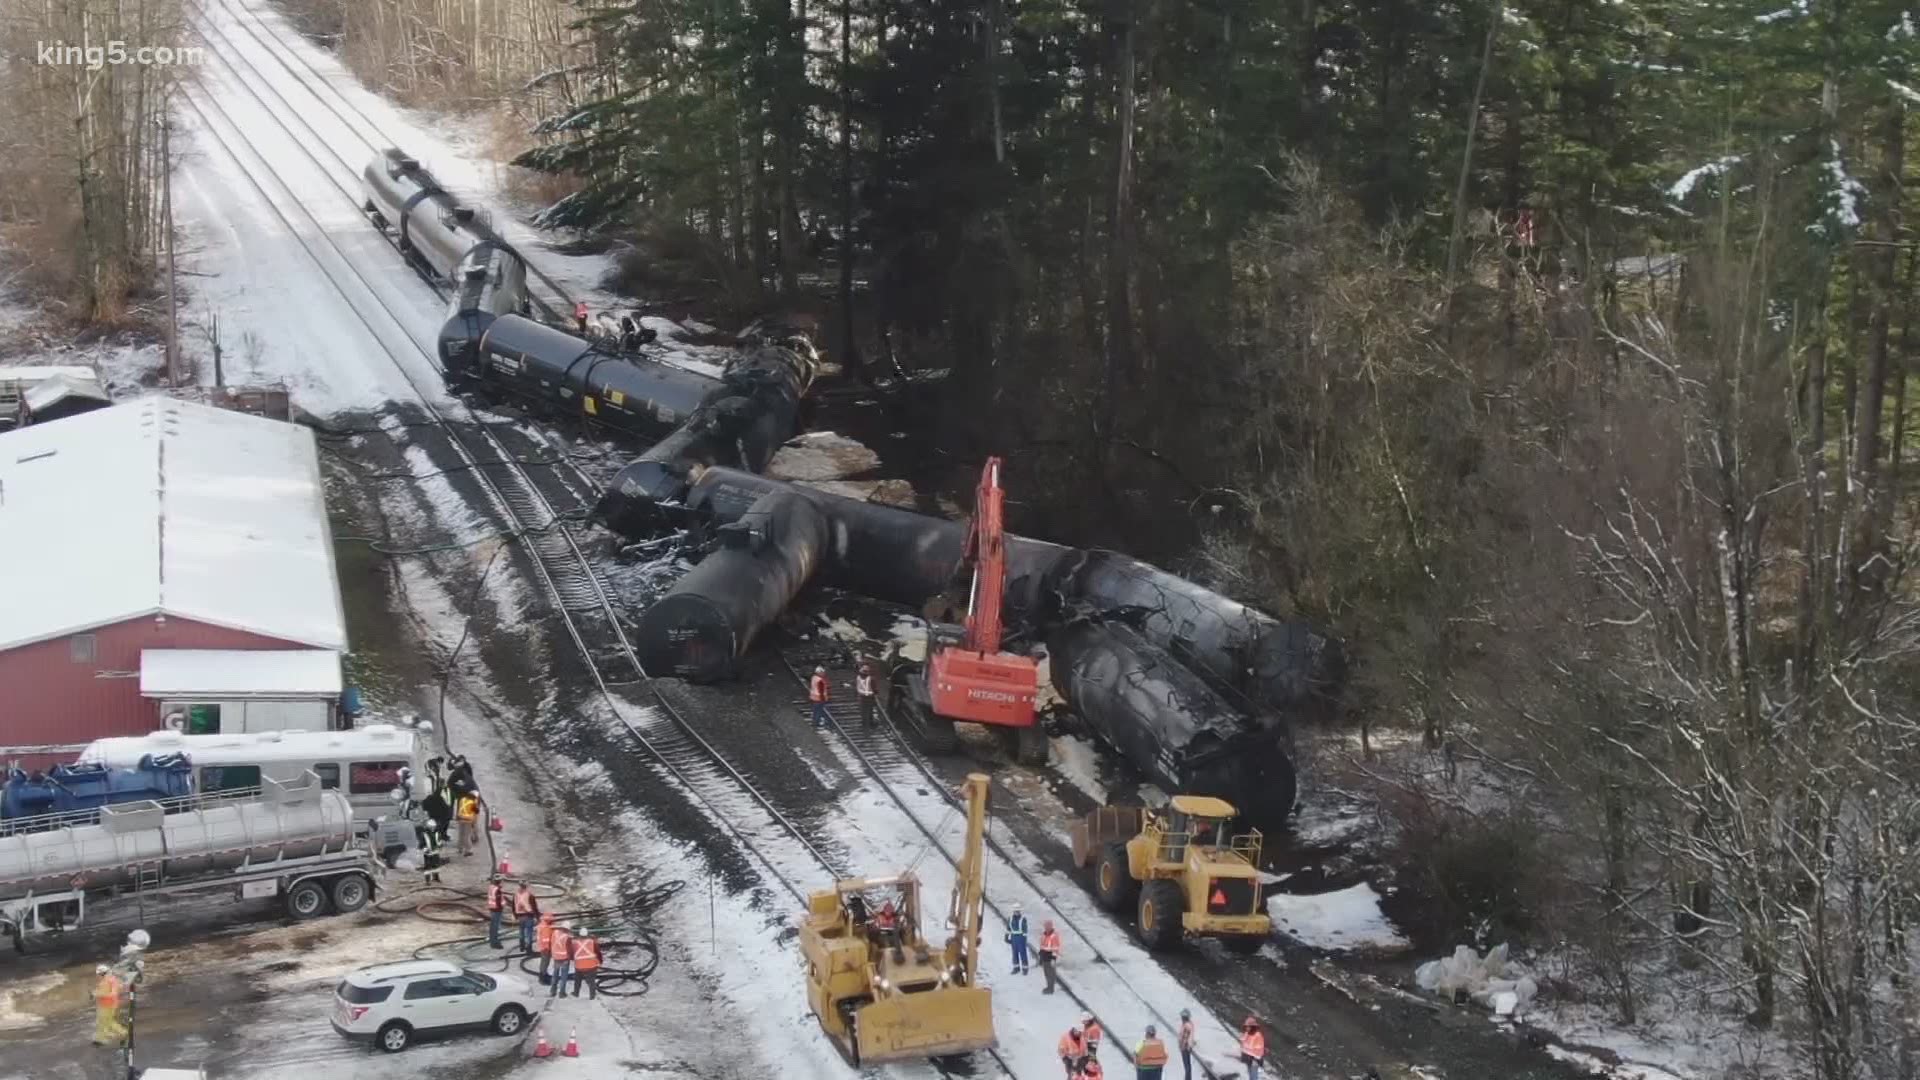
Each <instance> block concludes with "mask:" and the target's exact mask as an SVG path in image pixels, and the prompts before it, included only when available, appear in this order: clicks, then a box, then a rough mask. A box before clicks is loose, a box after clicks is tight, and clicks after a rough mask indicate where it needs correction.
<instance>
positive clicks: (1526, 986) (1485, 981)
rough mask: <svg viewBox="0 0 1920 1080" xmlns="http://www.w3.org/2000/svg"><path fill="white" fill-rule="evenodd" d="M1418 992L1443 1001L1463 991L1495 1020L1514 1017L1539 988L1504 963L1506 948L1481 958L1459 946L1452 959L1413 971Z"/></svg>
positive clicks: (1514, 966)
mask: <svg viewBox="0 0 1920 1080" xmlns="http://www.w3.org/2000/svg"><path fill="white" fill-rule="evenodd" d="M1413 981H1414V983H1415V984H1416V985H1418V986H1419V987H1420V989H1422V990H1425V991H1427V992H1428V993H1430V994H1438V995H1440V996H1441V997H1444V998H1449V999H1451V998H1455V997H1457V996H1459V994H1460V993H1461V992H1462V991H1464V992H1465V993H1466V995H1467V997H1468V998H1469V999H1470V1000H1472V1001H1473V1002H1474V1003H1476V1004H1478V1005H1481V1006H1484V1007H1486V1008H1488V1009H1491V1010H1493V1012H1494V1015H1496V1016H1518V1015H1520V1014H1522V1013H1524V1012H1526V1011H1527V1007H1528V1006H1529V1005H1531V1004H1532V1003H1533V999H1534V998H1535V997H1536V996H1538V995H1539V993H1540V984H1539V983H1538V982H1535V981H1534V978H1533V976H1532V975H1530V974H1528V973H1527V971H1526V969H1524V968H1522V967H1520V966H1519V965H1518V964H1515V963H1512V962H1511V961H1509V960H1508V959H1507V947H1506V946H1505V945H1496V946H1495V947H1493V948H1492V949H1489V950H1488V951H1487V954H1486V955H1485V956H1482V955H1480V954H1479V953H1477V952H1475V951H1474V950H1473V949H1472V948H1470V947H1468V946H1466V945H1462V946H1460V947H1458V948H1456V949H1454V950H1453V955H1452V956H1447V957H1442V958H1441V959H1439V960H1429V961H1427V962H1426V963H1424V964H1421V965H1420V966H1419V967H1418V968H1416V969H1414V973H1413Z"/></svg>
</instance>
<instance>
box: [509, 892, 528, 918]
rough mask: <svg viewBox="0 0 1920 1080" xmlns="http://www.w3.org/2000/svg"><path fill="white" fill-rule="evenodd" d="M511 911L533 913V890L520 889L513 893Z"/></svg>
mask: <svg viewBox="0 0 1920 1080" xmlns="http://www.w3.org/2000/svg"><path fill="white" fill-rule="evenodd" d="M513 913H514V914H515V915H531V914H533V890H532V889H521V890H520V891H519V892H517V893H514V894H513Z"/></svg>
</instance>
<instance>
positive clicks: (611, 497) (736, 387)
mask: <svg viewBox="0 0 1920 1080" xmlns="http://www.w3.org/2000/svg"><path fill="white" fill-rule="evenodd" d="M812 381H813V362H812V361H811V360H809V359H808V358H807V357H806V356H803V355H802V354H801V353H799V352H797V351H795V350H793V349H788V348H784V347H778V346H763V347H761V348H759V349H756V350H755V351H754V352H753V353H751V354H749V355H748V356H747V357H746V358H745V360H743V361H742V362H741V363H739V364H737V365H735V366H734V367H732V368H730V369H729V370H728V371H727V374H726V378H725V380H724V382H725V385H726V389H725V391H724V392H723V396H720V397H717V398H714V399H711V400H709V401H708V402H707V403H706V404H704V405H702V406H701V407H700V408H698V409H696V410H695V411H694V414H693V416H692V417H691V418H689V419H688V420H687V422H686V423H685V424H682V425H681V426H680V427H678V428H676V429H674V431H673V432H672V433H670V434H669V435H668V436H667V437H666V438H664V439H662V440H660V441H659V442H657V443H655V444H654V445H653V446H651V447H649V448H648V449H647V451H646V452H645V453H643V454H641V455H640V457H639V458H638V459H636V460H635V461H634V462H633V463H631V464H629V465H627V466H626V467H625V468H623V469H621V470H620V472H619V473H618V474H617V475H616V476H614V478H613V483H612V484H610V485H608V487H607V493H606V494H605V495H604V496H602V498H601V500H600V505H599V506H598V507H597V508H596V510H595V513H596V514H598V515H600V516H601V517H602V518H603V519H604V520H606V521H607V524H608V527H609V528H612V529H613V530H614V531H615V532H618V533H621V534H623V535H627V536H642V535H650V534H652V533H655V532H658V531H660V530H661V529H662V528H665V527H668V526H678V525H686V524H690V523H691V522H690V520H689V519H688V518H687V516H686V515H685V514H684V513H683V512H682V511H684V509H685V499H686V495H687V491H688V488H689V487H690V486H691V484H692V475H693V473H694V471H695V469H697V468H704V467H708V466H716V465H720V466H732V467H736V468H742V469H746V470H748V471H750V472H755V473H757V472H759V471H760V470H761V469H764V468H766V466H767V462H769V461H771V460H772V459H773V455H774V452H775V451H777V450H778V449H779V448H780V444H781V443H784V442H786V441H787V439H788V438H789V437H790V436H791V435H792V434H793V431H794V426H795V423H796V421H797V419H798V417H799V413H800V398H801V396H802V395H804V394H805V393H806V391H807V387H808V386H809V385H811V383H812ZM755 497H757V496H755ZM751 502H752V500H751V499H749V500H748V503H749V504H750V503H751ZM735 516H737V515H735ZM728 520H732V518H729V519H728Z"/></svg>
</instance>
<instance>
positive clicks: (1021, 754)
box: [1013, 722, 1053, 769]
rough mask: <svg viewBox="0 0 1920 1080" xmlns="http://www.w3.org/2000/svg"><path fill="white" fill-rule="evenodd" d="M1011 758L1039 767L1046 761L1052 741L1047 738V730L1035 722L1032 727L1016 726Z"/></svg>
mask: <svg viewBox="0 0 1920 1080" xmlns="http://www.w3.org/2000/svg"><path fill="white" fill-rule="evenodd" d="M1015 731H1016V732H1017V734H1016V735H1015V738H1014V751H1013V760H1014V761H1016V762H1019V763H1020V764H1022V765H1030V766H1032V767H1034V768H1036V769H1037V768H1040V767H1041V766H1043V765H1045V764H1046V763H1047V757H1048V754H1049V752H1050V751H1051V750H1052V749H1053V743H1052V741H1051V740H1049V739H1048V738H1047V730H1046V729H1045V728H1043V727H1041V726H1040V725H1039V723H1038V722H1035V723H1034V725H1033V726H1032V727H1023V728H1016V729H1015Z"/></svg>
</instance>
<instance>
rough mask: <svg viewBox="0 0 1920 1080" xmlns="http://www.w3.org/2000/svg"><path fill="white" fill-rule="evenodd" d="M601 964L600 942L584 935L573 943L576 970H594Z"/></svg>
mask: <svg viewBox="0 0 1920 1080" xmlns="http://www.w3.org/2000/svg"><path fill="white" fill-rule="evenodd" d="M599 966H600V943H599V942H597V941H595V940H593V939H592V938H590V937H583V938H580V939H579V940H577V941H575V942H574V943H573V967H574V970H576V971H592V970H594V969H596V968H598V967H599Z"/></svg>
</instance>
